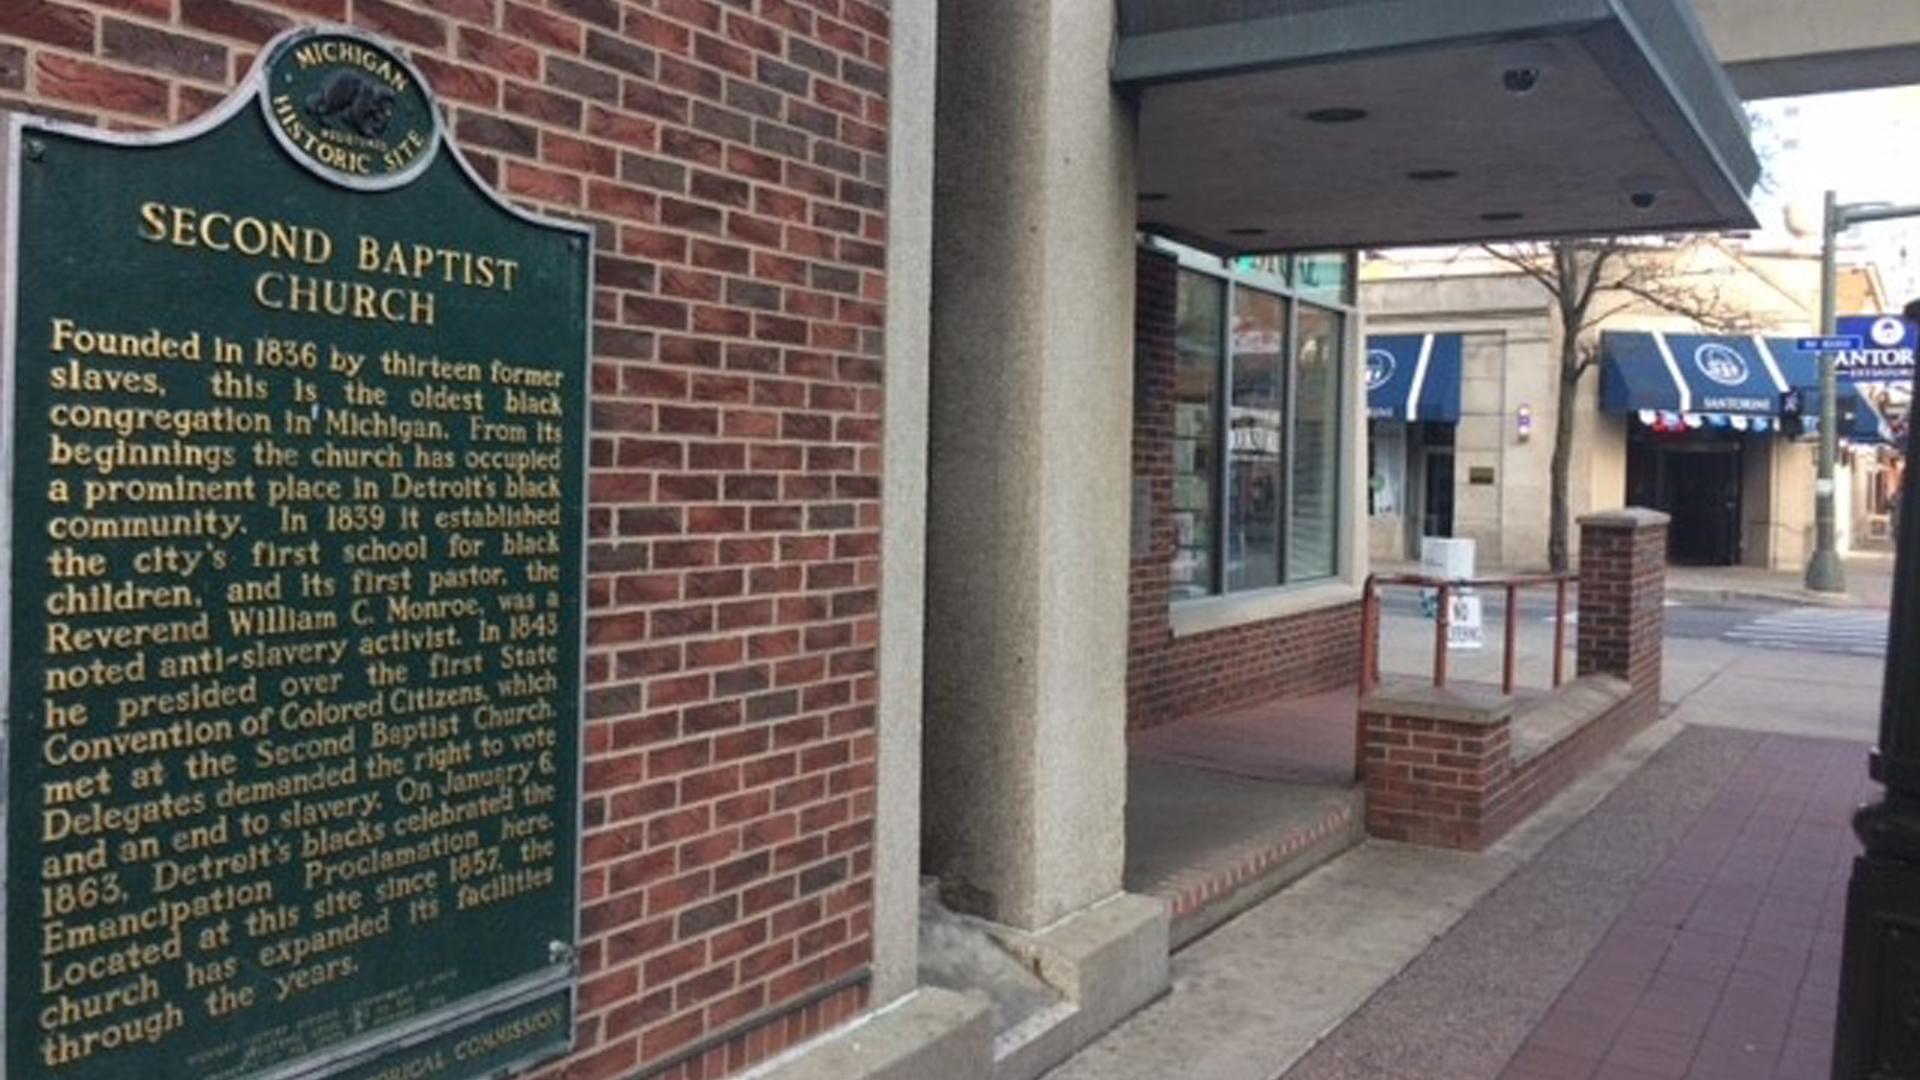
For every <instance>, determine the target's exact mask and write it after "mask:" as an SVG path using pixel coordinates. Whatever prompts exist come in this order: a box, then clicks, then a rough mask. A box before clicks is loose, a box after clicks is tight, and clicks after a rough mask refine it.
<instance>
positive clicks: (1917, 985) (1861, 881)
mask: <svg viewBox="0 0 1920 1080" xmlns="http://www.w3.org/2000/svg"><path fill="white" fill-rule="evenodd" d="M1906 316H1907V318H1908V319H1910V320H1920V300H1916V301H1914V302H1913V303H1911V304H1908V305H1907V310H1906ZM1916 454H1920V425H1909V427H1908V430H1907V460H1908V461H1909V462H1912V461H1914V460H1915V458H1916ZM1916 501H1920V477H1916V476H1915V475H1914V470H1913V469H1911V468H1909V469H1908V470H1907V471H1906V475H1905V478H1904V479H1903V480H1902V481H1901V493H1900V510H1899V514H1900V520H1899V523H1898V531H1897V533H1896V535H1897V536H1898V537H1899V540H1898V544H1897V547H1896V550H1895V555H1894V563H1893V610H1892V613H1891V614H1890V616H1889V618H1890V619H1891V623H1890V626H1889V632H1888V635H1887V661H1886V675H1885V680H1884V684H1883V687H1882V689H1881V695H1880V741H1879V744H1878V745H1877V746H1876V747H1875V748H1874V750H1873V756H1872V759H1871V764H1870V766H1869V769H1868V771H1869V773H1870V774H1871V775H1872V776H1873V778H1874V779H1875V780H1878V781H1879V782H1880V783H1882V784H1884V785H1885V786H1886V789H1887V790H1886V796H1885V798H1883V799H1881V800H1880V801H1879V802H1875V803H1869V804H1867V805H1866V806H1863V807H1861V808H1860V810H1859V811H1858V812H1856V813H1855V814H1854V816H1853V831H1854V832H1855V833H1856V834H1858V835H1859V837H1860V843H1861V846H1862V847H1863V848H1864V849H1865V850H1864V851H1863V852H1862V853H1861V854H1860V855H1859V856H1858V857H1856V858H1855V859H1854V862H1853V876H1852V878H1851V879H1850V880H1849V881H1848V883H1847V922H1846V937H1845V942H1844V944H1843V946H1842V948H1841V961H1840V1007H1839V1016H1838V1021H1837V1025H1836V1032H1835V1036H1834V1046H1833V1073H1832V1076H1833V1078H1834V1080H1903V1078H1904V1080H1911V1078H1914V1077H1920V1029H1917V1028H1916V1026H1915V1023H1914V1017H1915V1011H1914V1009H1915V1005H1914V1003H1915V1001H1916V1000H1920V663H1916V662H1915V659H1916V653H1920V550H1917V549H1920V536H1917V535H1916V534H1915V530H1916V529H1920V512H1916V510H1915V508H1914V503H1915V502H1916Z"/></svg>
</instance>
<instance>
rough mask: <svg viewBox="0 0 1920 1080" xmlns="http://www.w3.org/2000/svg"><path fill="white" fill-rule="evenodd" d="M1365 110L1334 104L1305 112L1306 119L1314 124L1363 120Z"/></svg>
mask: <svg viewBox="0 0 1920 1080" xmlns="http://www.w3.org/2000/svg"><path fill="white" fill-rule="evenodd" d="M1366 118H1367V110H1365V109H1355V108H1351V107H1349V106H1346V105H1336V106H1333V107H1331V108H1326V109H1315V110H1313V111H1312V112H1310V113H1308V114H1307V119H1309V120H1311V121H1313V122H1314V123H1316V124H1351V123H1353V122H1354V121H1356V120H1365V119H1366Z"/></svg>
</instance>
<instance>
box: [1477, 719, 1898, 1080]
mask: <svg viewBox="0 0 1920 1080" xmlns="http://www.w3.org/2000/svg"><path fill="white" fill-rule="evenodd" d="M1865 757H1866V749H1865V748H1864V747H1863V746H1861V745H1859V744H1857V743H1843V742H1832V741H1827V740H1814V739H1797V738H1787V737H1770V738H1767V739H1765V740H1764V741H1763V742H1762V743H1761V744H1760V745H1759V746H1758V747H1756V748H1755V750H1754V752H1753V753H1752V754H1751V755H1749V756H1748V757H1747V759H1746V761H1745V762H1744V763H1743V764H1742V765H1741V767H1740V768H1739V769H1738V771H1737V772H1735V774H1734V775H1733V777H1732V778H1731V779H1730V780H1729V781H1728V782H1727V784H1726V786H1725V787H1724V788H1722V789H1721V791H1720V792H1719V793H1718V794H1717V795H1716V796H1715V797H1714V799H1713V801H1712V802H1711V803H1710V804H1709V805H1708V806H1707V807H1706V809H1705V810H1704V811H1703V812H1702V813H1701V815H1700V817H1699V818H1698V820H1697V821H1696V822H1695V823H1694V825H1693V827H1692V828H1691V829H1690V830H1689V831H1688V832H1687V834H1686V836H1685V838H1684V840H1683V841H1682V842H1681V844H1680V845H1679V847H1678V848H1676V849H1675V850H1674V851H1673V852H1672V853H1671V854H1670V855H1669V857H1668V858H1667V859H1666V860H1665V861H1664V862H1663V863H1661V864H1660V866H1659V867H1658V868H1657V869H1656V870H1655V871H1654V872H1653V873H1652V875H1650V876H1649V877H1648V878H1647V879H1646V880H1645V881H1644V882H1643V883H1642V884H1641V885H1640V887H1639V889H1638V890H1637V891H1636V893H1635V894H1634V898H1633V901H1632V904H1631V905H1630V907H1629V908H1628V909H1627V910H1626V911H1625V912H1624V913H1623V914H1621V915H1620V916H1619V917H1618V918H1617V919H1616V920H1615V921H1614V923H1613V925H1612V927H1611V928H1610V929H1609V930H1608V931H1607V933H1606V935H1605V936H1604V937H1603V938H1602V939H1601V941H1600V943H1599V945H1598V946H1597V947H1596V948H1595V949H1594V950H1593V952H1592V953H1591V954H1590V955H1589V956H1588V957H1587V960H1586V962H1585V964H1584V965H1583V966H1582V967H1581V969H1580V971H1579V974H1578V975H1576V976H1575V978H1574V979H1573V981H1572V982H1571V983H1570V984H1568V986H1567V988H1566V989H1565V991H1564V992H1562V993H1561V995H1560V997H1559V998H1558V999H1557V1000H1556V1001H1555V1002H1554V1004H1553V1006H1552V1008H1551V1009H1550V1010H1549V1011H1548V1012H1547V1014H1546V1016H1545V1017H1543V1018H1542V1020H1541V1021H1540V1023H1539V1024H1538V1025H1537V1026H1535V1028H1534V1029H1533V1031H1532V1032H1531V1033H1530V1034H1529V1035H1528V1037H1527V1038H1526V1040H1525V1042H1524V1043H1523V1044H1522V1045H1521V1046H1520V1048H1519V1050H1518V1051H1517V1052H1516V1053H1515V1054H1514V1056H1513V1058H1512V1060H1511V1061H1510V1062H1508V1064H1507V1067H1506V1069H1505V1071H1504V1072H1503V1073H1501V1077H1502V1080H1682V1078H1684V1080H1765V1078H1768V1077H1772V1078H1776V1080H1825V1077H1826V1076H1827V1070H1828V1067H1829V1065H1828V1059H1829V1057H1830V1055H1831V1050H1832V1043H1833V1022H1834V1009H1835V1003H1836V995H1837V993H1838V988H1839V973H1840V939H1841V927H1842V923H1843V921H1844V913H1845V906H1846V879H1847V873H1848V870H1849V867H1850V864H1851V860H1852V858H1853V856H1854V854H1855V853H1856V852H1857V851H1858V850H1859V845H1858V843H1857V842H1856V841H1855V839H1854V837H1853V835H1852V833H1851V831H1850V830H1849V829H1848V827H1847V822H1848V820H1849V817H1850V815H1851V812H1852V809H1853V807H1854V806H1856V805H1858V804H1859V803H1861V802H1864V801H1866V800H1867V799H1869V798H1870V797H1872V796H1873V795H1874V793H1875V792H1876V791H1877V790H1878V789H1877V787H1876V786H1875V785H1873V784H1872V783H1871V782H1870V781H1868V780H1867V778H1866V768H1865Z"/></svg>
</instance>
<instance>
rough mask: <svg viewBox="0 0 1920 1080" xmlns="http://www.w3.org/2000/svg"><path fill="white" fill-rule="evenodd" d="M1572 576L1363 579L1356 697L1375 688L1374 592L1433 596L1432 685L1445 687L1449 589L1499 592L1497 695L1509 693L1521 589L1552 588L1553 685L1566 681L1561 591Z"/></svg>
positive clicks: (1377, 634)
mask: <svg viewBox="0 0 1920 1080" xmlns="http://www.w3.org/2000/svg"><path fill="white" fill-rule="evenodd" d="M1572 580H1573V575H1572V574H1516V575H1513V576H1511V577H1498V578H1443V577H1430V576H1428V575H1425V574H1369V575H1367V582H1366V587H1365V588H1364V589H1363V590H1362V593H1361V607H1360V696H1362V697H1365V696H1366V695H1367V694H1368V693H1369V692H1371V691H1372V690H1373V688H1374V687H1375V686H1378V685H1379V684H1380V587H1381V586H1413V587H1417V588H1422V589H1434V590H1436V591H1437V592H1438V594H1439V595H1438V597H1437V600H1438V608H1437V610H1435V612H1434V620H1433V685H1435V686H1445V685H1447V630H1448V629H1449V628H1450V626H1451V625H1452V618H1453V610H1452V605H1451V604H1450V603H1449V601H1450V599H1451V594H1452V592H1453V590H1455V589H1487V590H1492V589H1496V588H1498V589H1501V590H1503V591H1504V592H1505V593H1506V627H1505V634H1504V636H1505V640H1504V642H1503V643H1502V649H1503V652H1502V656H1501V673H1500V692H1501V693H1502V694H1512V693H1513V669H1514V664H1515V642H1516V640H1517V638H1516V627H1517V625H1518V623H1519V619H1518V615H1519V596H1520V590H1521V589H1527V588H1536V587H1540V586H1546V585H1552V586H1553V593H1554V597H1553V685H1554V687H1555V688H1558V687H1559V685H1560V684H1561V682H1563V681H1564V680H1565V677H1566V643H1567V585H1568V583H1569V582H1571V581H1572Z"/></svg>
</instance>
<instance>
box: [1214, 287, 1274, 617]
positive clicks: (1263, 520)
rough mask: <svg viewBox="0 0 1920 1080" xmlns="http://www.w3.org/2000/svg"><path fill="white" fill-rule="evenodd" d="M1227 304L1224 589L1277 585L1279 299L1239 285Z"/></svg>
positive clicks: (1258, 587) (1261, 587)
mask: <svg viewBox="0 0 1920 1080" xmlns="http://www.w3.org/2000/svg"><path fill="white" fill-rule="evenodd" d="M1233 292H1234V297H1233V300H1234V304H1233V309H1234V310H1233V361H1232V364H1231V367H1232V369H1233V408H1232V410H1231V411H1230V412H1229V414H1228V415H1229V421H1228V429H1229V430H1228V432H1227V490H1228V492H1229V494H1230V495H1231V498H1230V499H1229V501H1228V504H1227V588H1228V589H1230V590H1235V591H1237V590H1241V589H1263V588H1268V587H1270V586H1274V585H1278V584H1280V581H1281V578H1280V497H1281V490H1282V489H1281V486H1280V485H1281V479H1280V477H1281V469H1280V465H1281V458H1282V448H1283V446H1282V441H1281V440H1282V438H1283V436H1284V434H1285V431H1284V428H1283V421H1284V419H1285V413H1284V411H1283V410H1284V409H1285V406H1286V365H1285V363H1284V361H1283V354H1282V352H1281V348H1282V346H1283V344H1284V343H1285V341H1286V305H1285V301H1283V300H1281V299H1280V298H1279V297H1278V296H1275V295H1273V294H1272V293H1263V292H1256V291H1254V290H1253V289H1249V288H1245V287H1240V288H1236V289H1235V290H1234V291H1233Z"/></svg>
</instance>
